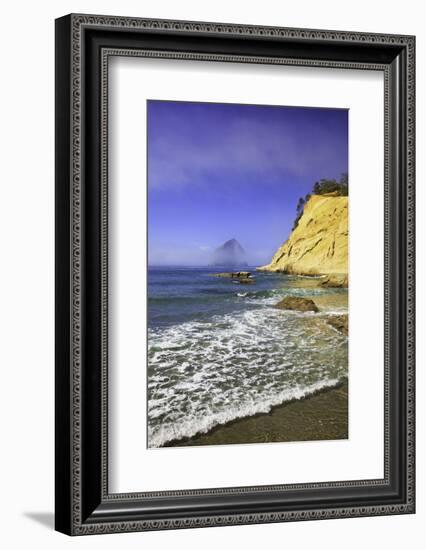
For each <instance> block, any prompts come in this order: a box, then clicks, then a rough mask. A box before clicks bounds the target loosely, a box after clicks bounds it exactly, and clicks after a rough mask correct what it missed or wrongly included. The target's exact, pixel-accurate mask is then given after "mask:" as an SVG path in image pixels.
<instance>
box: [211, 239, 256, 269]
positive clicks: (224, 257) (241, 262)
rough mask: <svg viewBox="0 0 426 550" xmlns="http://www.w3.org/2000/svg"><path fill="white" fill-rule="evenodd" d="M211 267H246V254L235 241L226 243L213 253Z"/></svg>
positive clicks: (231, 240)
mask: <svg viewBox="0 0 426 550" xmlns="http://www.w3.org/2000/svg"><path fill="white" fill-rule="evenodd" d="M211 265H217V266H222V265H223V266H246V265H247V260H246V253H245V250H244V248H243V247H242V246H241V245H240V243H239V242H238V241H237V240H236V239H230V240H229V241H226V243H224V244H223V245H222V246H219V247H218V248H216V250H215V251H214V253H213V258H212V262H211Z"/></svg>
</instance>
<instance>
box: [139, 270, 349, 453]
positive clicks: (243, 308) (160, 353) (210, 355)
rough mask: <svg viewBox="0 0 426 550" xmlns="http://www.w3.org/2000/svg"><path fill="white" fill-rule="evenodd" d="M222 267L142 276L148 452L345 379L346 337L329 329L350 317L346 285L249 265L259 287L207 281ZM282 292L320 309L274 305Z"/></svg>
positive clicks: (229, 281) (346, 369)
mask: <svg viewBox="0 0 426 550" xmlns="http://www.w3.org/2000/svg"><path fill="white" fill-rule="evenodd" d="M226 270H227V269H226V268H225V269H224V268H221V269H219V268H209V267H200V268H195V267H191V268H189V267H188V268H187V267H182V268H177V267H170V268H166V267H150V268H149V270H148V446H149V447H161V446H163V445H165V444H167V443H169V442H171V441H176V440H180V439H183V438H189V437H193V436H195V435H197V434H200V433H206V432H208V431H209V430H211V429H212V428H214V427H216V426H218V425H220V424H226V423H228V422H230V421H231V420H235V419H237V418H243V417H247V416H252V415H255V414H258V413H266V412H268V411H270V409H271V408H272V407H274V406H276V405H280V404H282V403H285V402H286V401H293V400H295V399H296V400H297V399H302V398H304V397H307V396H309V395H311V394H314V393H316V392H318V391H320V390H322V389H325V388H328V387H333V386H336V385H337V384H338V383H339V382H340V381H341V380H342V379H345V378H346V377H347V374H348V338H347V337H346V336H345V335H343V334H341V333H340V332H338V331H337V330H336V329H334V328H333V327H332V326H330V325H329V324H328V323H327V318H328V317H330V316H332V315H338V314H339V315H341V314H346V313H347V312H348V292H347V289H337V288H336V289H334V288H325V287H321V286H319V285H318V279H316V278H312V277H298V276H292V275H284V274H273V273H260V272H255V268H247V267H244V268H241V270H244V271H251V272H252V274H253V276H254V277H255V280H256V283H255V284H252V285H243V284H240V283H238V282H233V281H232V280H231V279H229V278H220V277H213V276H212V274H214V273H219V272H221V271H226ZM233 270H236V269H235V268H234V269H233ZM288 295H290V296H301V297H309V298H312V299H313V300H314V301H315V303H316V304H317V306H318V307H319V308H320V311H319V312H318V313H313V312H305V313H302V312H294V311H286V310H280V309H277V308H275V307H274V305H275V304H276V303H277V302H279V301H280V299H282V298H283V297H285V296H288Z"/></svg>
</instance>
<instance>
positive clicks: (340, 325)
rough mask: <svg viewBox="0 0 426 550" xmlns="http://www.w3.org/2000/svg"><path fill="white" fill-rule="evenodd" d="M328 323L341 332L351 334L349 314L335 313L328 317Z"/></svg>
mask: <svg viewBox="0 0 426 550" xmlns="http://www.w3.org/2000/svg"><path fill="white" fill-rule="evenodd" d="M327 323H328V324H329V325H331V326H332V327H334V328H335V329H336V330H338V331H339V332H342V333H343V334H346V336H348V334H349V317H348V315H333V317H329V318H328V319H327Z"/></svg>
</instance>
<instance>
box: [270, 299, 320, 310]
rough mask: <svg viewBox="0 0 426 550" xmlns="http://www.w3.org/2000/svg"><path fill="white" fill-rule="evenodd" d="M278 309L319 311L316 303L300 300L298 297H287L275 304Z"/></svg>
mask: <svg viewBox="0 0 426 550" xmlns="http://www.w3.org/2000/svg"><path fill="white" fill-rule="evenodd" d="M275 307H276V308H278V309H291V310H294V311H315V312H316V311H319V310H318V307H317V306H316V304H315V302H314V301H313V300H311V299H310V298H299V297H297V296H286V297H285V298H283V299H282V300H281V302H278V304H275Z"/></svg>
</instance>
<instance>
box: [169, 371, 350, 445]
mask: <svg viewBox="0 0 426 550" xmlns="http://www.w3.org/2000/svg"><path fill="white" fill-rule="evenodd" d="M347 438H348V381H347V379H344V380H342V381H341V382H340V383H338V384H337V385H335V386H332V387H330V388H324V389H322V390H319V391H317V392H315V393H313V394H311V395H309V396H307V397H304V398H303V399H297V400H292V401H287V402H285V403H282V404H280V405H275V406H274V407H272V409H271V410H270V411H269V412H268V413H258V414H255V415H252V416H246V417H244V418H236V419H234V420H231V421H230V422H227V423H226V424H219V425H217V426H214V427H213V428H212V429H211V430H209V431H208V432H206V433H203V434H197V435H195V436H193V437H190V438H183V439H178V440H173V441H168V442H167V443H165V444H164V445H163V446H162V447H188V446H203V445H232V444H246V443H274V442H292V441H318V440H337V439H347Z"/></svg>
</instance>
